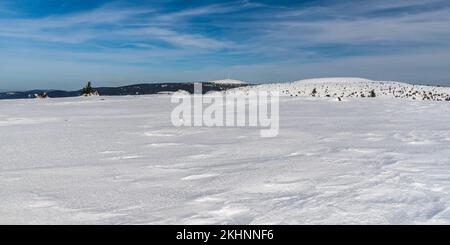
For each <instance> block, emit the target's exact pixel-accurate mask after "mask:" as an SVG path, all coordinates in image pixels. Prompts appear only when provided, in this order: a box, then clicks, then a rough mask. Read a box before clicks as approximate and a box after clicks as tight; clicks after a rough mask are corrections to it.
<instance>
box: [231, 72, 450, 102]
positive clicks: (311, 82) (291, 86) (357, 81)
mask: <svg viewBox="0 0 450 245" xmlns="http://www.w3.org/2000/svg"><path fill="white" fill-rule="evenodd" d="M249 90H267V91H277V92H279V93H280V94H281V95H285V96H313V97H331V98H339V99H345V98H349V97H352V98H367V97H374V96H375V97H390V98H403V99H410V100H433V101H450V88H449V87H435V86H422V85H412V84H407V83H400V82H393V81H372V80H368V79H363V78H353V77H350V78H348V77H342V78H317V79H307V80H300V81H296V82H291V83H272V84H261V85H256V86H248V87H241V88H238V89H235V90H233V91H230V93H233V92H234V91H249Z"/></svg>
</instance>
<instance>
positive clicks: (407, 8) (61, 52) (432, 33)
mask: <svg viewBox="0 0 450 245" xmlns="http://www.w3.org/2000/svg"><path fill="white" fill-rule="evenodd" d="M7 1H9V0H7ZM8 3H9V4H8V5H7V4H5V2H1V3H0V13H2V11H4V13H6V12H8V13H10V14H3V15H2V17H0V52H2V54H9V55H12V56H14V55H15V56H16V58H17V59H16V61H17V63H16V64H17V65H18V64H19V61H18V60H24V59H26V56H27V54H28V55H29V57H30V59H31V60H30V61H27V64H29V63H33V60H34V62H35V63H39V62H43V61H42V60H40V59H42V57H44V58H43V59H46V60H47V61H48V62H47V63H48V64H54V63H55V62H69V63H71V64H73V63H76V64H79V65H80V66H83V67H85V65H86V64H90V65H92V63H98V64H101V67H102V68H101V69H100V68H99V70H102V71H104V70H105V69H106V68H105V67H108V66H114V69H119V70H120V66H119V65H122V66H123V67H125V66H126V67H130V66H133V67H136V68H137V67H139V69H137V70H139V71H141V76H140V77H145V76H146V75H148V73H146V72H142V69H144V70H145V68H143V67H147V69H149V68H148V67H155V66H158V67H159V69H160V70H161V69H162V68H164V67H169V68H171V69H173V70H176V71H180V74H187V75H189V74H190V76H192V78H194V77H198V74H197V75H195V74H193V73H191V72H187V70H189V69H195V70H202V71H205V72H209V73H210V74H219V73H220V72H217V71H223V70H224V69H230V70H232V69H234V71H236V73H238V74H242V75H243V76H244V74H252V75H254V76H255V78H254V79H249V77H248V76H247V75H245V76H244V77H245V78H246V79H248V80H253V81H255V80H264V81H266V80H267V78H268V77H271V76H269V75H268V73H270V72H271V71H273V72H274V74H277V75H278V76H279V77H280V80H283V77H284V78H286V79H288V78H292V76H294V75H293V74H299V73H298V72H297V70H298V68H296V67H303V68H305V67H308V71H311V72H312V71H316V72H317V73H318V75H319V74H323V73H325V72H318V71H319V70H320V69H323V66H327V65H329V66H332V67H338V66H337V65H334V64H335V62H339V61H342V62H343V63H345V64H353V63H352V62H356V61H364V62H365V64H367V66H368V68H367V69H361V68H358V69H359V70H365V72H366V73H367V74H374V72H373V71H378V67H377V66H376V65H375V63H376V62H381V59H382V57H383V55H384V56H385V57H390V58H389V60H390V64H391V65H392V66H393V67H398V68H399V70H398V73H399V74H408V76H406V75H403V77H408V78H411V77H413V76H414V75H410V74H415V76H416V77H422V74H423V71H422V73H421V74H418V72H416V71H418V70H420V69H413V70H412V71H411V72H410V73H407V72H405V71H406V70H407V69H410V68H411V67H427V68H428V69H431V68H430V67H432V64H435V67H438V68H439V69H434V72H435V73H436V74H439V75H434V76H430V80H433V79H434V77H439V79H442V77H445V76H448V77H450V74H449V73H448V71H446V70H444V69H443V68H442V65H441V64H442V57H441V56H439V59H438V55H426V54H427V53H430V54H437V53H449V52H450V29H449V28H448V27H449V26H450V14H449V13H450V2H448V1H447V0H425V1H424V0H396V1H392V0H377V1H375V0H367V1H357V0H331V1H324V0H318V1H311V2H308V1H306V2H304V3H286V4H285V5H282V4H279V3H278V2H275V1H273V2H272V3H270V1H265V3H259V2H256V1H249V0H242V1H232V2H229V1H226V2H222V3H218V2H217V1H214V3H211V4H200V3H198V2H184V1H183V2H177V1H175V2H168V3H165V4H159V3H152V4H148V3H145V2H142V5H139V6H136V5H135V4H132V2H131V1H126V0H121V1H116V2H111V3H107V4H103V5H97V6H96V7H86V8H77V9H75V10H73V11H63V12H58V11H56V12H52V11H47V12H43V13H39V14H38V15H29V14H26V13H22V14H17V11H19V13H20V8H17V6H16V8H11V5H12V4H13V1H10V2H8ZM70 6H71V5H70V4H69V3H67V4H65V5H64V6H62V7H60V8H49V9H51V10H54V9H65V10H67V8H70ZM13 13H15V14H13ZM419 50H420V54H419ZM17 54H21V55H22V57H17V56H18V55H17ZM394 56H398V57H424V60H426V61H427V62H428V63H427V64H426V65H425V64H423V62H422V61H421V60H415V61H408V62H406V58H405V59H403V60H402V61H401V62H406V64H408V65H400V64H397V65H395V62H400V60H399V59H395V58H393V57H394ZM433 58H435V60H433ZM5 59H6V58H5V56H4V55H3V57H0V62H4V61H5ZM369 61H370V62H369ZM283 64H285V67H284V68H283V69H279V70H282V71H283V72H275V71H276V70H277V69H276V66H277V65H280V66H283ZM286 64H288V65H286ZM413 64H415V65H413ZM380 66H382V65H380ZM35 67H37V66H35ZM39 67H41V68H42V66H39ZM236 67H246V68H248V69H250V70H252V71H253V72H250V71H249V72H244V71H243V70H242V69H236ZM256 67H258V68H256ZM260 67H263V68H261V69H259V68H260ZM313 67H314V68H313ZM348 67H349V68H345V67H343V68H342V69H344V71H343V73H345V72H348V73H352V69H353V68H355V66H354V65H348ZM104 68H105V69H104ZM1 69H2V68H1V67H0V70H1ZM22 69H25V68H22ZM26 69H27V71H29V72H32V70H33V69H37V68H33V66H30V68H26ZM296 69H297V70H296ZM355 69H356V68H355ZM288 70H289V71H288ZM369 70H370V71H371V72H369ZM447 70H448V69H447ZM1 71H2V73H0V79H1V80H5V79H3V78H2V77H1V76H5V75H4V74H6V73H8V72H7V71H6V70H1ZM152 71H153V70H152ZM156 73H158V72H157V71H156ZM334 73H338V72H337V71H336V69H334ZM8 74H9V73H8ZM17 74H20V73H17ZM168 74H169V75H168ZM283 74H284V75H283ZM289 74H290V75H289ZM329 75H333V74H332V72H330V74H329ZM349 75H350V74H349ZM359 75H361V76H363V75H364V74H359ZM11 76H12V77H14V74H12V75H11ZM16 76H18V75H16ZM153 76H158V77H164V76H167V78H169V77H172V78H173V77H174V76H170V73H169V72H167V73H165V74H164V75H162V73H159V75H155V74H153ZM391 76H393V75H392V74H391ZM135 77H139V76H138V75H135ZM393 77H396V78H401V76H393ZM107 78H111V76H109V75H105V79H107Z"/></svg>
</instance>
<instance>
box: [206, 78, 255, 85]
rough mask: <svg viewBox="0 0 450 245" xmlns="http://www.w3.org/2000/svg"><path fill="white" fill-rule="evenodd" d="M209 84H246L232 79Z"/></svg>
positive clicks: (214, 81)
mask: <svg viewBox="0 0 450 245" xmlns="http://www.w3.org/2000/svg"><path fill="white" fill-rule="evenodd" d="M209 82H210V83H215V84H246V82H243V81H240V80H234V79H223V80H213V81H209Z"/></svg>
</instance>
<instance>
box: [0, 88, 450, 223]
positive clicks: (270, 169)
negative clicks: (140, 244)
mask: <svg viewBox="0 0 450 245" xmlns="http://www.w3.org/2000/svg"><path fill="white" fill-rule="evenodd" d="M174 106H175V105H174V104H171V103H170V98H169V97H168V96H163V95H158V96H127V97H91V98H84V97H83V98H62V99H46V100H5V101H0V139H1V145H0V186H1V188H0V223H1V224H402V223H407V224H421V223H426V224H436V223H437V224H441V223H443V224H449V223H450V208H449V207H450V195H449V191H450V177H449V172H450V161H449V160H448V159H449V158H450V148H449V145H450V125H449V123H448V122H449V121H450V106H449V104H448V103H447V102H432V101H411V100H397V99H390V98H375V99H353V98H348V99H347V101H342V102H337V101H336V100H335V99H331V98H330V99H321V100H317V99H311V98H300V97H298V98H292V97H283V98H282V99H281V102H280V134H279V136H278V137H275V138H261V137H259V129H255V128H242V127H241V128H206V127H203V128H200V127H183V128H175V127H173V126H172V124H171V122H170V113H171V110H172V108H174Z"/></svg>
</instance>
